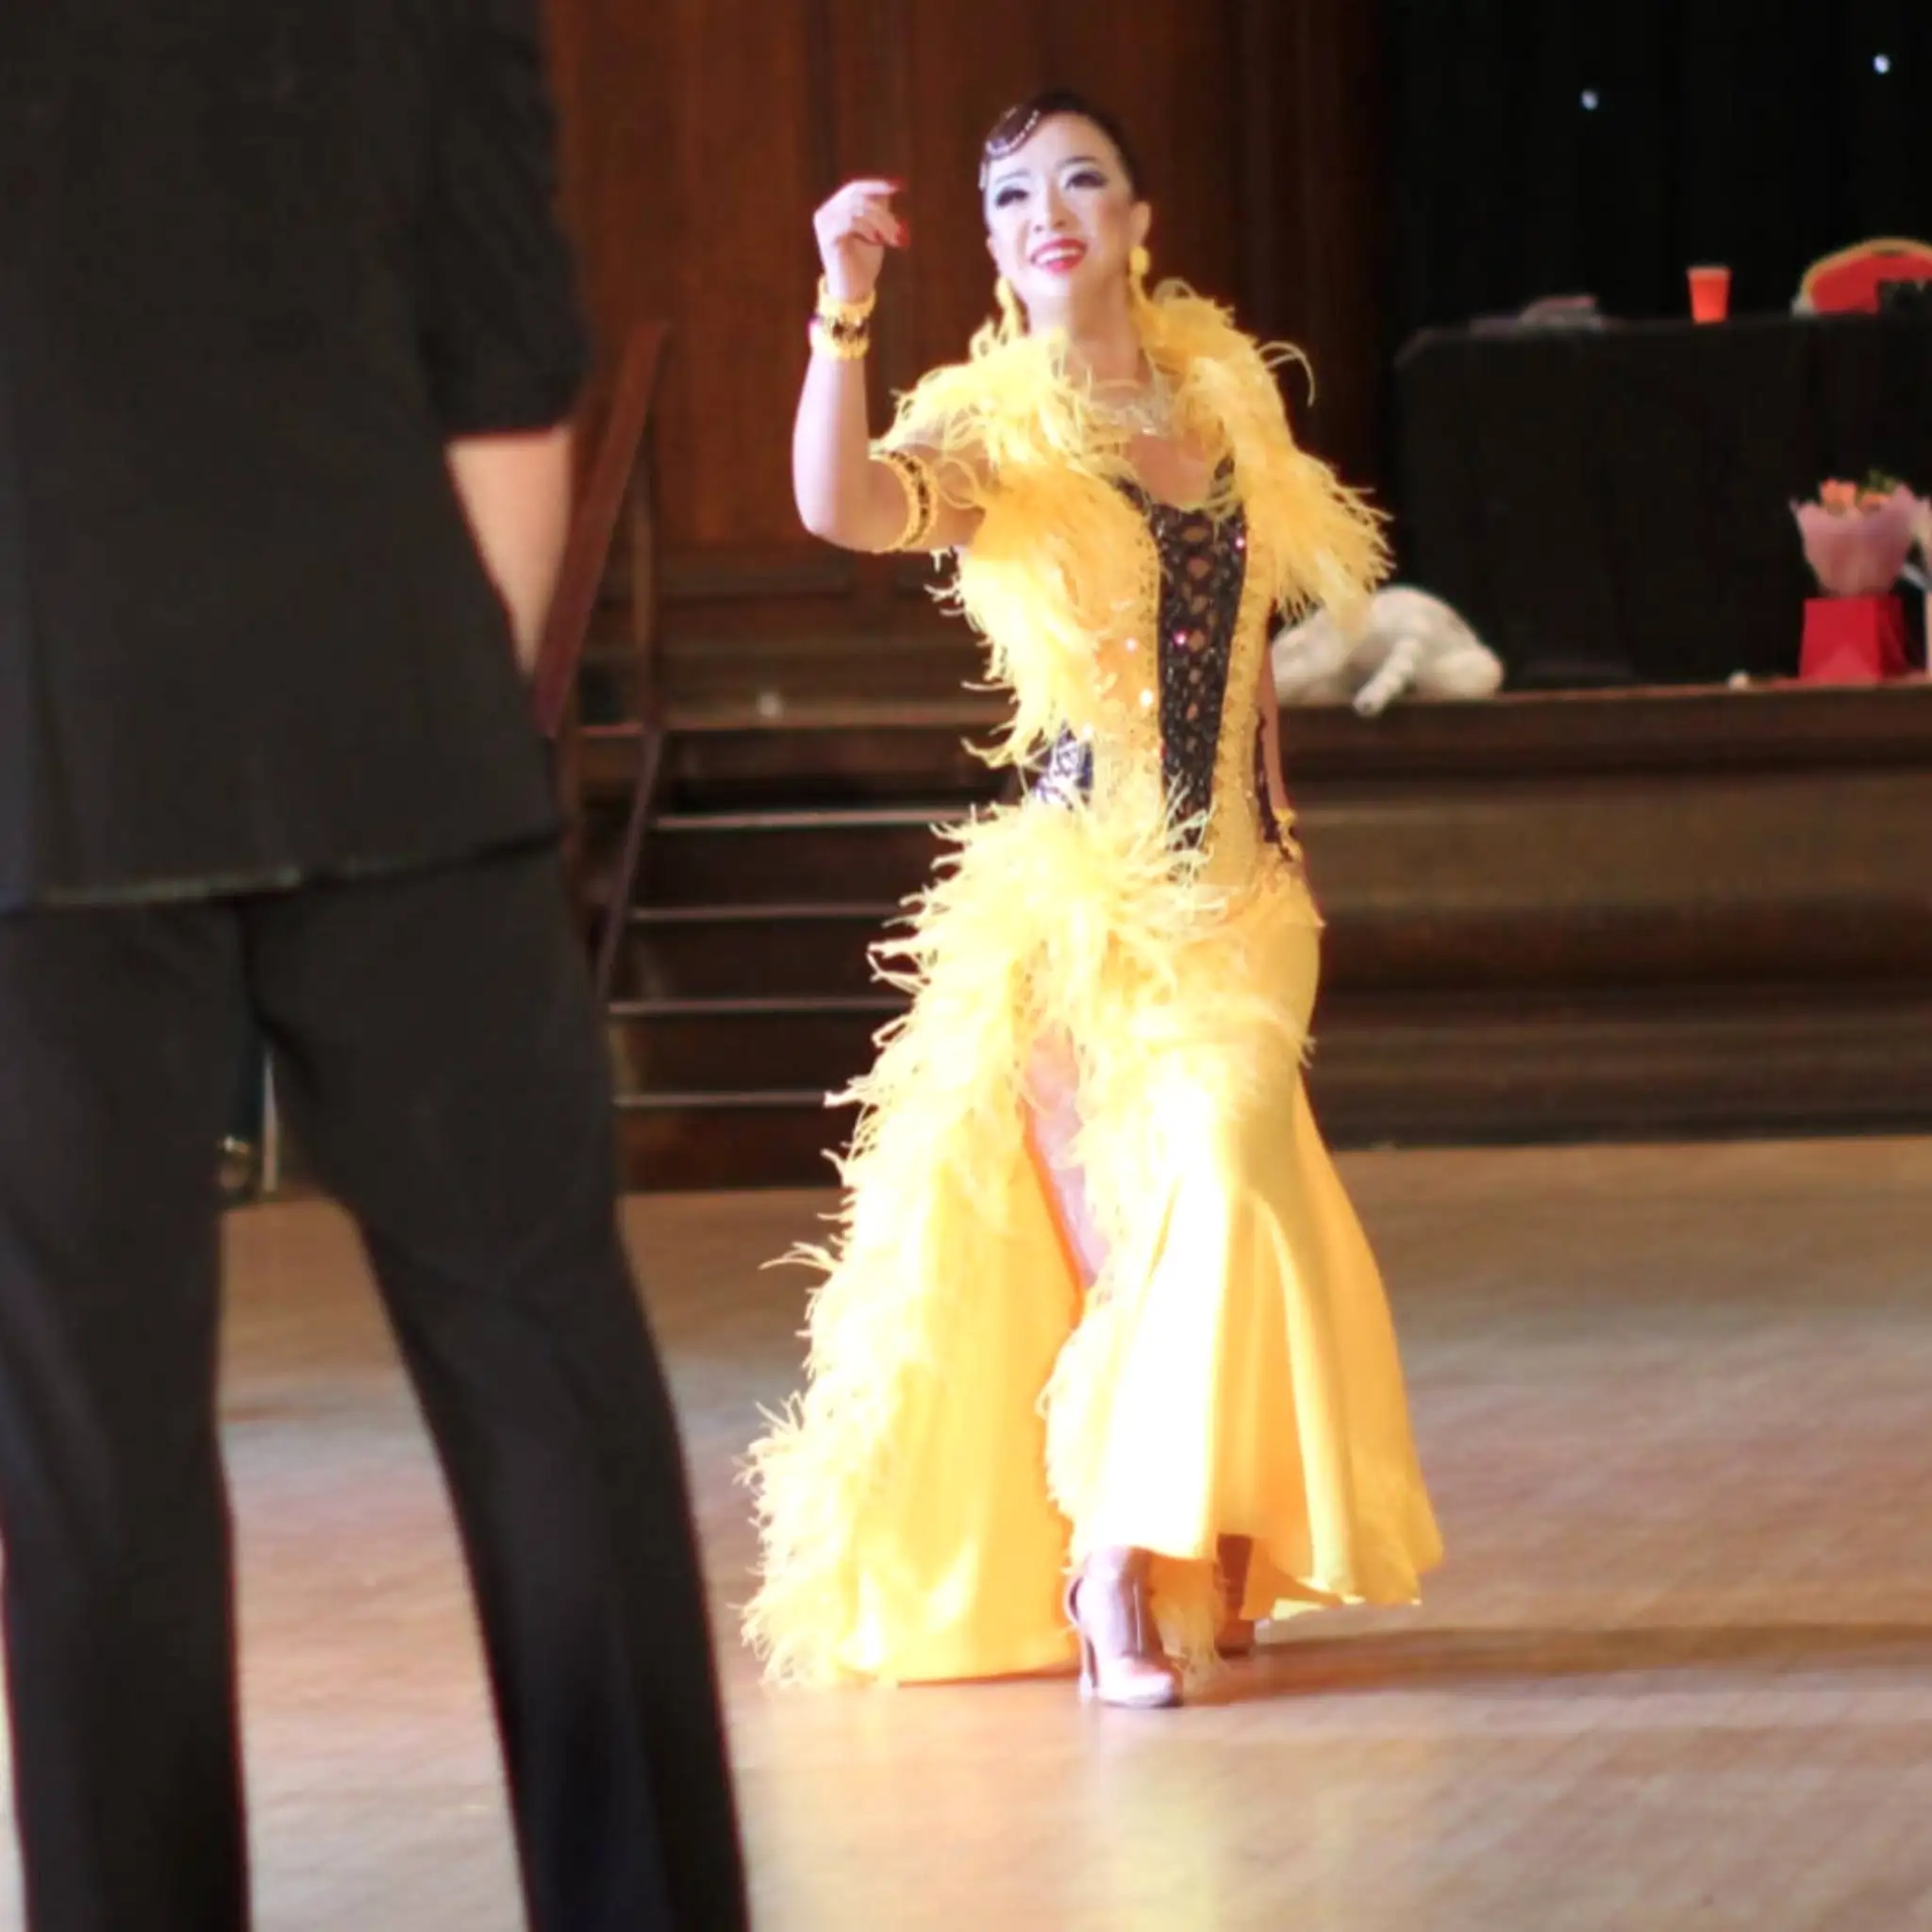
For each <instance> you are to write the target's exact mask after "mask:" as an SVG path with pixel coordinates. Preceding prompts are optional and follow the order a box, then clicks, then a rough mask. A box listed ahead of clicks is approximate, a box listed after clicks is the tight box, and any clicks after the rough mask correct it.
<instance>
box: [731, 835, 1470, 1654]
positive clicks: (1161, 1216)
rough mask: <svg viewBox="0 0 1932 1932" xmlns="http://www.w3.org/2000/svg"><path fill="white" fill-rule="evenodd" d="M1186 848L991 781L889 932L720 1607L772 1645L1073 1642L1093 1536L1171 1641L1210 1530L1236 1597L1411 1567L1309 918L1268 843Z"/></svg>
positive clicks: (1397, 1418)
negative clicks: (821, 1244) (789, 1352)
mask: <svg viewBox="0 0 1932 1932" xmlns="http://www.w3.org/2000/svg"><path fill="white" fill-rule="evenodd" d="M1211 870H1212V868H1209V867H1193V868H1192V869H1191V868H1190V866H1189V865H1188V864H1187V863H1186V862H1185V861H1183V862H1181V863H1179V864H1178V866H1177V864H1176V860H1175V858H1174V852H1173V850H1172V848H1171V847H1170V846H1169V845H1168V844H1166V843H1164V842H1163V841H1162V840H1161V839H1160V838H1159V837H1158V836H1150V837H1146V838H1141V839H1136V838H1135V837H1134V836H1132V835H1131V834H1123V832H1122V831H1121V829H1120V827H1119V825H1118V824H1114V823H1110V822H1108V820H1107V819H1106V818H1105V817H1104V816H1103V815H1101V814H1095V813H1088V812H1083V811H1078V810H1073V811H1067V810H1058V809H1055V808H1041V807H1038V806H1036V805H1023V806H1016V807H1012V808H1002V809H1000V810H997V811H995V812H992V813H991V814H989V815H987V816H986V817H984V818H982V819H980V820H979V821H977V822H976V823H975V824H973V825H972V826H971V827H969V828H968V829H967V831H966V832H965V833H964V834H963V835H961V838H960V849H959V850H958V853H957V854H956V855H955V857H954V858H953V860H952V862H951V864H950V866H949V867H948V868H947V869H946V871H945V872H944V874H942V876H941V879H940V881H939V883H938V884H937V885H936V886H935V887H934V888H933V889H932V891H930V892H929V893H928V894H927V895H926V897H925V899H924V903H923V904H922V905H921V907H920V908H919V909H918V911H917V913H916V915H915V916H914V918H913V920H912V922H911V924H910V929H909V931H908V934H907V935H906V937H905V938H904V939H903V940H902V941H900V942H899V944H898V947H897V967H896V976H897V977H898V978H900V979H901V980H902V982H903V983H904V984H905V985H906V986H908V988H909V989H910V990H911V991H913V992H914V994H915V998H914V1001H913V1005H912V1008H911V1011H910V1012H909V1013H908V1016H907V1017H906V1018H905V1019H904V1020H903V1021H902V1022H901V1023H899V1024H897V1025H896V1027H895V1028H894V1029H892V1030H891V1032H890V1033H889V1035H888V1036H887V1037H886V1038H885V1040H884V1041H883V1045H882V1051H881V1053H880V1056H879V1058H878V1060H877V1062H876V1064H875V1065H874V1069H873V1071H872V1073H871V1074H869V1075H868V1076H867V1078H866V1079H865V1080H864V1081H862V1082H861V1083H860V1085H859V1087H858V1089H857V1090H856V1092H857V1097H858V1100H859V1101H860V1102H861V1103H862V1111H861V1117H860V1125H859V1128H858V1133H857V1135H856V1137H855V1140H854V1142H853V1145H852V1148H851V1151H850V1153H849V1155H848V1156H847V1158H846V1161H845V1164H844V1178H845V1182H846V1191H845V1197H844V1206H843V1209H842V1212H841V1215H840V1217H839V1228H838V1232H837V1234H836V1236H835V1238H834V1240H833V1241H832V1243H831V1244H830V1245H829V1247H828V1248H827V1249H825V1250H822V1251H815V1252H814V1253H812V1254H811V1255H810V1256H808V1257H806V1258H808V1259H809V1260H810V1261H812V1262H813V1263H814V1264H815V1265H816V1266H817V1267H818V1268H820V1269H821V1270H822V1271H823V1276H824V1278H823V1280H822V1282H821V1284H820V1286H819V1287H818V1289H817V1291H816V1292H815V1293H814V1294H813V1296H812V1299H811V1303H810V1309H809V1315H808V1343H809V1358H808V1382H807V1387H806V1389H805V1391H804V1392H803V1394H802V1396H800V1397H798V1398H795V1399H794V1400H793V1402H792V1404H791V1406H790V1407H789V1409H788V1410H787V1412H786V1413H785V1414H784V1415H782V1416H779V1417H774V1418H773V1419H772V1424H773V1425H772V1428H771V1430H770V1432H769V1433H768V1434H767V1435H766V1436H765V1437H764V1438H763V1439H762V1440H761V1441H759V1442H758V1443H757V1444H756V1445H755V1446H754V1448H753V1451H752V1453H751V1457H750V1460H749V1464H748V1471H747V1474H748V1479H749V1481H750V1482H751V1484H752V1485H753V1487H754V1490H755V1491H756V1495H757V1505H758V1518H759V1524H760V1528H761V1531H762V1539H763V1566H762V1574H761V1578H760V1583H759V1588H758V1592H757V1595H756V1596H755V1597H754V1599H753V1601H752V1603H751V1604H750V1605H749V1607H748V1608H747V1611H746V1619H745V1622H746V1632H747V1636H748V1638H749V1641H751V1642H752V1643H753V1644H754V1646H755V1647H756V1648H757V1649H758V1651H759V1652H760V1653H761V1654H762V1655H763V1657H765V1659H766V1662H767V1665H768V1668H769V1669H770V1671H771V1672H772V1674H774V1675H775V1676H777V1677H779V1678H781V1679H788V1680H793V1681H811V1682H835V1681H841V1680H854V1679H858V1680H867V1679H870V1680H877V1681H903V1682H913V1681H922V1680H934V1679H949V1678H978V1677H991V1676H1000V1675H1008V1674H1019V1673H1030V1672H1038V1671H1042V1670H1049V1669H1053V1668H1056V1667H1060V1666H1065V1665H1068V1664H1070V1663H1072V1662H1073V1661H1074V1657H1075V1655H1076V1653H1075V1644H1074V1637H1073V1633H1072V1631H1071V1629H1070V1626H1069V1624H1068V1621H1067V1617H1066V1614H1065V1610H1064V1607H1063V1590H1064V1584H1065V1579H1066V1575H1067V1574H1068V1571H1069V1568H1070V1566H1071V1565H1072V1564H1074V1563H1076V1562H1078V1561H1079V1560H1080V1559H1081V1557H1083V1555H1084V1554H1085V1552H1086V1551H1088V1550H1090V1549H1092V1548H1098V1547H1105V1546H1109V1545H1126V1546H1131V1547H1134V1548H1138V1549H1144V1550H1147V1551H1150V1552H1152V1553H1153V1554H1154V1558H1155V1560H1154V1563H1153V1566H1152V1587H1153V1596H1154V1606H1155V1611H1156V1615H1157V1617H1158V1621H1159V1624H1160V1626H1161V1630H1162V1634H1163V1637H1164V1639H1165V1641H1167V1643H1168V1646H1169V1647H1170V1649H1172V1650H1173V1651H1174V1652H1175V1654H1176V1655H1178V1656H1180V1657H1182V1658H1183V1659H1184V1660H1186V1661H1187V1662H1188V1663H1189V1664H1190V1665H1192V1666H1202V1665H1205V1664H1206V1663H1207V1662H1208V1661H1209V1660H1210V1659H1211V1657H1212V1655H1213V1638H1214V1631H1215V1627H1216V1624H1217V1622H1218V1619H1219V1614H1220V1602H1219V1587H1218V1584H1217V1578H1216V1568H1215V1557H1216V1545H1217V1541H1218V1540H1219V1539H1220V1538H1221V1537H1223V1536H1240V1537H1246V1538H1250V1539H1252V1541H1253V1557H1252V1560H1251V1564H1250V1568H1249V1571H1248V1576H1247V1586H1246V1599H1245V1603H1244V1604H1243V1606H1242V1610H1243V1613H1244V1614H1246V1615H1248V1616H1252V1617H1257V1618H1269V1617H1282V1616H1286V1615H1289V1614H1291V1613H1292V1612H1295V1611H1299V1610H1304V1609H1307V1608H1311V1607H1320V1606H1325V1605H1337V1604H1343V1603H1353V1602H1370V1603H1382V1604H1397V1603H1406V1602H1409V1601H1412V1600H1413V1599H1414V1598H1415V1596H1416V1594H1417V1579H1418V1576H1419V1574H1421V1573H1422V1572H1423V1571H1424V1569H1426V1568H1427V1567H1429V1566H1430V1565H1431V1564H1433V1563H1434V1562H1435V1561H1436V1560H1437V1559H1438V1558H1439V1557H1440V1554H1441V1545H1440V1542H1439V1540H1438V1537H1437V1532H1436V1525H1435V1522H1434V1519H1433V1516H1432V1514H1431V1511H1430V1507H1429V1503H1428V1499H1427V1496H1426V1493H1425V1491H1424V1484H1423V1479H1422V1475H1421V1473H1420V1470H1419V1468H1418V1465H1417V1460H1416V1456H1415V1451H1414V1448H1413V1445H1412V1441H1411V1437H1410V1431H1409V1424H1408V1417H1407V1404H1406V1399H1405V1394H1404V1390H1403V1383H1402V1374H1401V1368H1400V1364H1399V1361H1398V1358H1397V1354H1396V1346H1395V1340H1394V1335H1393V1332H1392V1328H1391V1321H1390V1314H1389V1309H1388V1306H1387V1303H1386V1300H1385V1297H1384V1294H1383V1290H1382V1284H1381V1280H1380V1278H1379V1276H1378V1274H1377V1271H1376V1267H1375V1263H1374V1257H1373V1256H1372V1254H1371V1252H1370V1250H1369V1246H1368V1243H1367V1241H1365V1239H1364V1237H1363V1234H1362V1230H1361V1227H1360V1224H1359V1223H1358V1222H1357V1218H1356V1215H1355V1213H1354V1211H1353V1209H1352V1208H1351V1207H1350V1205H1349V1202H1348V1198H1347V1196H1346V1195H1345V1194H1344V1193H1343V1191H1342V1189H1341V1183H1340V1181H1339V1180H1338V1178H1337V1175H1336V1173H1335V1169H1334V1166H1333V1164H1332V1163H1331V1161H1330V1158H1329V1156H1328V1153H1327V1151H1326V1149H1325V1148H1324V1144H1323V1141H1322V1139H1321V1136H1320V1134H1319V1133H1318V1131H1317V1129H1316V1126H1315V1123H1314V1120H1313V1117H1312V1115H1311V1114H1310V1111H1309V1108H1308V1101H1307V1093H1306V1091H1305V1088H1304V1083H1303V1077H1302V1070H1303V1060H1304V1055H1305V1050H1306V1046H1307V1029H1308V1022H1309V1016H1310V1012H1311V1009H1312V1007H1313V1004H1314V997H1315V986H1316V974H1317V953H1318V945H1319V936H1320V924H1321V923H1320V920H1319V917H1318V915H1317V913H1316V910H1315V908H1314V905H1313V902H1312V901H1311V899H1310V898H1309V895H1308V891H1307V886H1306V884H1305V882H1304V880H1303V878H1302V876H1301V874H1300V871H1299V868H1298V867H1296V866H1294V865H1293V864H1291V862H1290V861H1289V860H1288V859H1286V858H1284V857H1283V856H1282V855H1281V854H1280V853H1278V852H1276V851H1274V849H1273V848H1271V847H1266V846H1264V847H1262V848H1261V850H1260V851H1259V853H1258V855H1257V857H1256V858H1255V859H1254V862H1253V863H1252V865H1249V866H1244V868H1243V870H1244V871H1245V873H1246V876H1245V877H1243V878H1242V879H1241V882H1240V883H1239V885H1238V886H1237V887H1235V888H1234V889H1229V888H1228V887H1227V886H1226V885H1225V884H1219V883H1215V882H1213V881H1212V880H1211V879H1210V876H1209V874H1210V873H1211ZM889 976H892V975H891V974H889ZM1047 1038H1052V1039H1058V1040H1059V1041H1065V1042H1066V1043H1067V1044H1068V1046H1069V1047H1070V1048H1071V1051H1072V1053H1073V1055H1074V1061H1075V1063H1076V1065H1077V1070H1078V1083H1079V1096H1080V1111H1081V1119H1082V1126H1081V1130H1080V1135H1079V1139H1078V1142H1077V1146H1076V1153H1077V1158H1078V1161H1079V1166H1080V1169H1081V1171H1082V1174H1083V1176H1084V1182H1085V1187H1086V1191H1087V1193H1088V1197H1089V1200H1090V1203H1091V1209H1092V1212H1093V1215H1094V1217H1095V1219H1096V1220H1097V1221H1098V1222H1099V1224H1100V1225H1101V1228H1102V1231H1103V1233H1104V1235H1105V1239H1106V1243H1107V1250H1108V1258H1107V1261H1106V1265H1105V1267H1104V1268H1103V1270H1102V1272H1101V1274H1100V1276H1099V1278H1098V1279H1097V1280H1095V1281H1094V1282H1092V1283H1091V1285H1087V1284H1083V1282H1082V1279H1081V1275H1080V1272H1079V1270H1078V1269H1077V1267H1076V1265H1075V1262H1074V1255H1073V1252H1072V1250H1071V1247H1070V1244H1069V1241H1068V1240H1067V1239H1066V1235H1065V1230H1064V1229H1063V1226H1062V1224H1061V1222H1060V1219H1059V1217H1058V1209H1057V1205H1056V1196H1055V1193H1054V1190H1053V1188H1052V1186H1051V1183H1050V1180H1049V1178H1048V1176H1047V1175H1046V1174H1044V1172H1043V1170H1042V1166H1041V1157H1040V1156H1039V1154H1038V1152H1037V1142H1036V1139H1035V1137H1034V1136H1033V1135H1032V1134H1030V1133H1029V1131H1028V1119H1029V1095H1028V1080H1029V1077H1030V1075H1029V1069H1030V1068H1032V1067H1033V1066H1034V1065H1035V1063H1036V1058H1037V1053H1038V1049H1039V1044H1040V1041H1041V1040H1042V1039H1047Z"/></svg>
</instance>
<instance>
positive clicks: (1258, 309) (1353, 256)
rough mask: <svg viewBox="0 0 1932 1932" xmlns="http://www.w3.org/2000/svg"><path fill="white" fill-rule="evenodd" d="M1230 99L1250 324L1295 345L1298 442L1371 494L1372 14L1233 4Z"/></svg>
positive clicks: (1375, 207) (1380, 379)
mask: <svg viewBox="0 0 1932 1932" xmlns="http://www.w3.org/2000/svg"><path fill="white" fill-rule="evenodd" d="M1231 11H1232V14H1233V17H1234V18H1233V34H1234V41H1235V44H1236V49H1237V58H1236V75H1235V84H1234V86H1233V87H1232V88H1231V89H1230V92H1229V99H1230V101H1231V102H1232V103H1233V105H1234V111H1235V113H1236V115H1237V116H1238V118H1239V121H1240V125H1241V138H1240V142H1239V146H1240V153H1241V176H1240V190H1239V205H1240V208H1241V225H1242V231H1243V236H1244V242H1245V255H1244V259H1243V269H1244V275H1243V290H1242V292H1243V295H1244V297H1245V300H1246V304H1247V311H1248V315H1249V320H1250V323H1251V325H1252V326H1253V327H1255V328H1256V329H1257V330H1258V331H1260V332H1261V333H1263V334H1267V335H1271V336H1277V337H1281V338H1283V339H1285V340H1287V341H1292V342H1294V343H1296V344H1298V345H1299V346H1300V347H1301V348H1302V349H1303V350H1304V351H1305V352H1306V353H1307V357H1308V359H1309V362H1310V363H1311V365H1312V367H1313V370H1314V378H1315V383H1314V393H1313V397H1312V399H1311V398H1310V396H1309V394H1308V391H1307V387H1306V384H1305V383H1302V382H1299V381H1297V380H1296V379H1295V378H1293V377H1291V378H1290V380H1291V384H1293V385H1294V386H1293V387H1292V388H1291V394H1290V400H1291V408H1292V409H1293V413H1294V419H1295V422H1296V425H1297V429H1298V433H1299V434H1300V435H1301V436H1302V438H1303V440H1304V441H1306V442H1307V443H1308V444H1309V445H1310V446H1311V447H1313V448H1315V449H1317V450H1319V451H1320V452H1321V453H1322V454H1323V455H1324V456H1325V457H1327V458H1329V459H1330V460H1331V461H1333V462H1336V463H1338V464H1339V465H1340V466H1341V469H1342V471H1343V473H1344V474H1345V475H1347V476H1348V477H1349V479H1350V480H1351V481H1352V482H1356V483H1369V484H1374V483H1378V482H1380V481H1381V480H1382V473H1383V469H1384V463H1383V458H1382V435H1381V417H1382V398H1383V393H1384V388H1385V382H1386V369H1385V361H1386V356H1385V344H1384V325H1383V308H1382V285H1383V275H1384V252H1385V235H1386V223H1387V215H1386V208H1387V194H1386V185H1385V180H1384V175H1383V142H1384V137H1385V133H1386V128H1387V118H1386V110H1385V107H1384V102H1383V66H1382V59H1383V50H1382V42H1381V25H1380V13H1381V10H1380V8H1377V7H1374V6H1371V5H1367V4H1365V0H1294V4H1293V5H1291V6H1284V5H1282V4H1281V0H1233V5H1232V8H1231Z"/></svg>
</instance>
